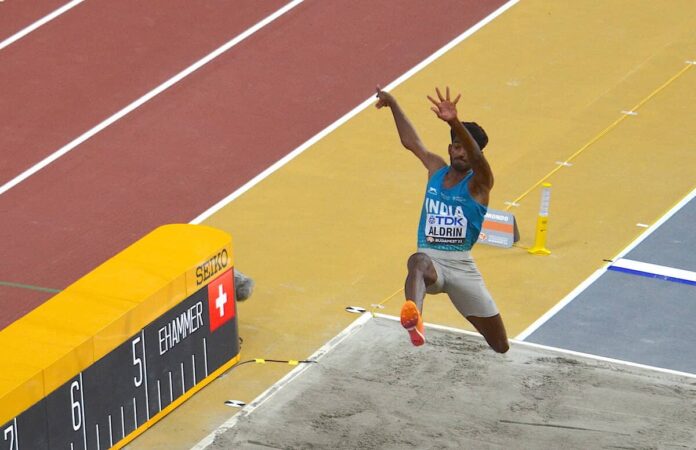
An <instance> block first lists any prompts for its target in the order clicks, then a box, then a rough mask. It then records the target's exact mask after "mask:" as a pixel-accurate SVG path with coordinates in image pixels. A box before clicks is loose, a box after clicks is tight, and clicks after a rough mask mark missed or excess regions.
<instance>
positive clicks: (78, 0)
mask: <svg viewBox="0 0 696 450" xmlns="http://www.w3.org/2000/svg"><path fill="white" fill-rule="evenodd" d="M84 1H85V0H73V1H71V2H70V3H67V4H65V5H63V6H61V7H60V8H58V9H56V10H55V11H53V12H52V13H50V14H48V15H46V16H44V17H43V18H41V19H39V20H37V21H36V22H34V23H32V24H31V25H29V26H28V27H26V28H24V29H22V30H20V31H18V32H16V33H15V34H13V35H12V36H10V37H8V38H7V39H5V40H4V41H2V42H0V50H2V49H3V48H5V47H7V46H8V45H10V44H12V43H14V42H16V41H18V40H20V39H22V38H23V37H24V36H26V35H27V34H29V33H31V32H32V31H34V30H36V29H37V28H39V27H40V26H42V25H45V24H47V23H48V22H50V21H51V20H53V19H55V18H56V17H58V16H60V15H61V14H63V13H65V12H68V11H69V10H71V9H72V8H74V7H76V6H77V5H79V4H80V3H82V2H84Z"/></svg>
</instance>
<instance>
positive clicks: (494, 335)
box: [466, 314, 510, 353]
mask: <svg viewBox="0 0 696 450" xmlns="http://www.w3.org/2000/svg"><path fill="white" fill-rule="evenodd" d="M466 318H467V320H468V321H469V322H471V324H472V325H473V326H474V327H475V328H476V329H477V330H478V332H479V333H481V335H482V336H483V337H484V338H486V342H488V345H490V346H491V348H492V349H493V350H495V351H496V352H498V353H505V352H507V351H508V350H509V349H510V345H509V344H508V338H507V332H506V331H505V325H504V324H503V319H502V318H501V317H500V314H496V315H495V316H493V317H477V316H466Z"/></svg>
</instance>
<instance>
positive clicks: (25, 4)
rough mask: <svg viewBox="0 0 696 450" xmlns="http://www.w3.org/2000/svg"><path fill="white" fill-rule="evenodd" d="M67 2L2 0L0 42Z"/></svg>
mask: <svg viewBox="0 0 696 450" xmlns="http://www.w3.org/2000/svg"><path fill="white" fill-rule="evenodd" d="M68 3H69V1H68V0H41V1H25V0H4V1H3V2H2V3H0V42H2V41H4V40H5V39H7V38H9V37H10V36H12V35H14V34H15V33H18V32H19V31H21V30H23V29H24V28H25V27H28V26H29V25H31V24H33V23H34V22H36V21H37V20H39V19H42V18H43V17H44V16H46V15H48V14H50V13H52V12H53V11H55V10H56V9H58V8H60V7H61V6H63V5H66V4H68Z"/></svg>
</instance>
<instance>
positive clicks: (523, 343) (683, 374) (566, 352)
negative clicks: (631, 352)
mask: <svg viewBox="0 0 696 450" xmlns="http://www.w3.org/2000/svg"><path fill="white" fill-rule="evenodd" d="M375 316H376V317H379V318H382V319H389V320H393V321H397V322H399V321H401V318H399V317H396V316H390V315H387V314H381V313H376V314H375ZM424 325H425V326H426V327H428V328H433V329H436V330H442V331H451V332H454V333H459V334H466V335H468V336H475V337H478V338H480V339H481V340H484V339H483V336H481V335H480V334H479V333H476V332H474V331H468V330H462V329H459V328H453V327H448V326H446V325H438V324H434V323H429V322H425V323H424ZM510 342H511V343H513V344H516V345H521V346H524V347H531V348H538V349H542V350H549V351H552V352H555V353H561V354H563V355H571V356H577V357H580V358H587V359H593V360H596V361H602V362H608V363H612V364H618V365H622V366H628V367H637V368H639V369H646V370H650V371H653V372H660V373H667V374H670V375H678V376H681V377H686V378H693V379H696V374H693V373H689V372H680V371H678V370H671V369H665V368H662V367H656V366H648V365H645V364H639V363H634V362H631V361H625V360H622V359H614V358H607V357H605V356H599V355H593V354H590V353H582V352H576V351H573V350H566V349H564V348H558V347H550V346H548V345H541V344H535V343H534V342H526V341H520V340H517V339H510ZM426 345H427V344H426ZM491 351H493V350H491Z"/></svg>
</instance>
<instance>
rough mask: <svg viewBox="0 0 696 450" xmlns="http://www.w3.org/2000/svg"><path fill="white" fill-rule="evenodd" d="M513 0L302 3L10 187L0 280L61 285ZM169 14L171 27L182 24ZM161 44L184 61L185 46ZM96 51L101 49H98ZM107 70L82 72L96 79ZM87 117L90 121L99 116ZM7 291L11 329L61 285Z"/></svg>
mask: <svg viewBox="0 0 696 450" xmlns="http://www.w3.org/2000/svg"><path fill="white" fill-rule="evenodd" d="M95 3H99V2H95ZM117 3H119V2H101V8H97V10H95V11H93V12H92V14H93V17H83V18H82V20H83V21H91V22H95V21H97V20H102V19H104V20H105V22H104V23H102V24H101V27H96V28H101V29H104V30H109V29H110V28H109V27H108V24H109V23H110V22H109V21H108V20H106V19H105V17H106V16H108V14H106V13H105V12H104V11H103V9H104V8H111V7H112V6H111V5H114V4H117ZM170 3H172V2H169V1H167V2H164V1H162V2H154V1H153V2H141V3H140V5H141V6H140V10H139V11H138V14H137V15H134V16H133V17H126V16H127V14H126V13H125V12H123V14H124V16H123V23H121V24H120V26H121V28H120V29H123V24H124V23H130V22H131V21H133V22H135V23H142V22H147V20H146V19H145V18H146V17H152V16H157V15H159V14H166V13H165V12H163V11H159V10H157V11H150V10H149V9H150V8H152V9H156V8H155V4H159V6H160V7H161V8H164V7H165V5H167V8H169V6H168V5H170ZM184 3H187V2H184ZM503 3H505V2H504V1H502V0H496V1H477V0H439V1H437V2H423V1H420V0H404V1H401V2H399V3H398V8H394V6H395V5H397V4H396V3H394V2H392V1H388V0H380V1H375V0H357V1H356V0H351V1H349V0H334V1H330V2H328V1H307V2H305V3H303V4H301V5H300V6H298V7H296V8H294V9H293V10H292V11H290V12H288V13H287V14H285V15H283V16H282V17H280V18H279V19H278V20H277V21H275V22H273V23H272V24H270V25H269V26H267V27H265V28H263V29H262V30H261V31H259V32H258V33H256V34H254V35H253V36H252V37H251V38H249V39H247V40H245V41H243V42H242V43H241V44H240V45H238V46H236V47H234V48H233V49H231V50H230V51H229V52H227V53H226V54H224V55H223V56H221V57H220V58H218V59H216V60H215V61H213V62H212V63H210V64H208V65H207V66H205V67H204V68H202V69H200V70H199V71H197V72H195V73H194V74H193V75H191V76H190V77H188V78H187V79H185V80H183V81H182V82H180V83H178V84H177V85H175V86H174V87H172V88H171V89H169V90H168V91H166V92H165V93H163V94H162V95H160V96H158V97H156V98H155V99H153V100H151V101H150V102H148V103H146V104H145V105H143V106H142V107H141V108H139V109H137V110H136V111H134V112H133V113H131V114H129V115H128V116H126V117H125V118H123V119H121V120H120V121H118V122H117V123H115V124H114V125H112V126H111V127H109V128H107V129H106V130H104V131H102V132H101V133H99V134H98V135H96V136H94V137H93V138H91V139H90V140H88V141H86V142H85V143H83V144H82V145H80V146H79V147H77V148H76V149H75V150H73V151H72V152H71V153H69V154H67V155H66V156H64V157H62V158H61V159H59V160H58V161H56V162H55V163H53V164H51V165H50V166H48V167H47V168H45V169H43V170H42V171H40V172H38V173H37V174H35V175H33V176H32V177H30V178H29V179H28V180H26V181H24V182H22V183H21V184H19V185H18V186H16V187H15V188H13V189H11V190H9V191H8V192H6V193H5V194H3V195H2V196H0V213H2V215H3V217H4V219H6V220H3V225H2V228H1V229H0V242H3V243H4V245H3V247H4V248H3V257H2V258H1V259H0V281H12V282H16V283H24V284H30V285H38V286H47V287H52V288H58V289H61V288H64V287H66V286H67V285H69V284H70V283H71V282H73V281H74V280H76V279H77V278H79V277H80V276H82V275H84V274H85V273H86V272H88V271H89V270H90V269H91V268H93V267H95V266H96V265H98V264H100V263H101V262H103V261H104V260H106V259H107V258H109V257H110V256H112V255H113V254H115V253H117V252H118V251H119V250H120V249H122V248H124V247H125V246H127V245H129V244H130V243H132V242H133V241H135V240H136V239H138V238H140V237H141V236H142V235H144V234H145V233H147V232H149V231H150V230H152V229H153V228H155V227H156V226H158V225H161V224H164V223H173V222H188V221H190V220H192V219H193V218H194V217H196V216H197V215H198V214H200V213H201V212H203V211H204V210H205V209H207V208H208V207H209V206H210V205H212V204H214V203H215V202H217V201H218V200H220V199H221V198H223V197H224V196H226V195H227V194H229V193H230V192H232V191H234V190H236V189H237V188H239V187H240V186H242V185H243V184H244V183H246V182H247V181H248V180H250V179H251V178H253V177H254V176H255V175H257V174H258V173H259V172H261V171H262V170H263V169H265V168H266V167H268V166H269V165H271V164H272V163H274V162H275V161H277V160H278V159H280V158H282V157H283V156H285V155H286V154H287V153H289V152H291V151H292V150H293V149H295V148H296V147H297V146H299V145H300V144H302V143H303V142H304V141H306V140H307V139H308V138H309V137H311V136H313V135H314V134H316V133H317V132H319V131H320V130H322V129H323V128H325V127H326V126H328V125H329V124H331V123H332V122H334V121H335V120H336V119H338V118H339V117H341V116H342V115H343V114H345V113H346V112H347V111H349V110H350V109H352V108H353V107H354V106H355V105H357V104H359V103H361V102H362V101H363V100H364V99H365V98H367V97H368V96H370V95H371V93H372V91H373V88H374V86H375V84H378V83H380V84H382V85H386V84H388V83H389V82H391V81H392V80H394V79H395V78H397V77H398V76H399V75H401V74H402V73H404V72H406V71H407V70H409V69H410V68H412V67H413V66H415V65H416V64H417V63H419V62H420V61H422V60H423V59H425V58H426V57H427V56H429V55H430V54H432V53H433V52H434V51H436V50H437V49H439V48H440V47H442V46H443V45H445V44H446V43H447V42H449V41H451V40H452V39H454V38H455V37H457V36H458V35H460V34H461V33H462V32H464V31H465V30H466V29H468V28H469V27H471V26H472V25H474V24H475V23H477V22H478V21H480V20H481V19H482V18H484V17H485V16H486V15H488V14H489V13H490V12H491V11H492V10H493V9H495V8H497V7H498V6H500V5H502V4H503ZM206 4H208V3H206ZM224 4H225V3H224V2H218V3H216V5H217V6H218V7H221V8H222V7H223V6H224ZM255 4H256V3H255ZM150 5H152V6H150ZM87 11H88V10H87V9H85V10H83V11H82V12H81V14H83V15H84V14H87ZM453 11H456V12H457V13H456V14H452V12H453ZM218 15H219V14H218ZM168 17H170V16H168ZM126 19H128V20H127V21H126ZM66 20H68V19H67V18H66ZM171 20H172V22H169V23H168V24H169V25H168V26H170V27H171V29H175V28H176V27H175V25H174V18H172V19H171ZM211 20H212V19H211ZM61 23H63V22H59V23H56V24H55V26H54V27H53V28H51V29H50V30H46V32H48V31H50V32H51V33H56V35H55V37H54V38H55V39H58V38H59V36H61V35H62V36H67V37H68V38H67V39H71V40H75V41H77V40H80V36H79V35H77V34H76V33H75V31H74V30H72V29H62V30H61V28H60V26H59V25H60V24H61ZM190 23H191V19H190V17H187V16H186V15H181V17H180V26H181V27H182V28H185V27H186V26H188V24H190ZM68 28H69V27H68ZM203 28H205V27H203ZM132 30H133V31H132V32H128V33H121V34H120V35H119V38H120V39H122V40H123V42H122V45H121V46H119V47H118V48H114V49H113V52H114V53H113V54H111V55H110V58H111V59H114V57H115V56H116V55H118V56H119V58H122V56H121V55H120V53H121V52H123V51H124V50H123V49H128V48H134V47H137V46H138V45H140V44H139V43H141V42H143V41H144V40H146V39H145V36H139V34H138V33H139V32H140V31H138V30H141V28H139V27H133V28H132ZM111 32H112V33H113V30H112V31H111ZM235 34H237V33H235V32H232V33H230V35H229V36H228V37H227V39H230V38H232V37H233V36H234V35H235ZM113 36H115V35H112V38H114V37H113ZM34 39H38V40H40V39H41V38H40V37H35V38H34ZM63 39H66V38H65V37H64V38H63ZM94 39H102V38H97V37H95V38H94ZM201 39H202V38H201ZM18 48H19V47H17V49H18ZM86 50H87V48H85V51H86ZM150 50H151V49H149V48H148V51H150ZM16 51H19V50H16ZM163 51H166V52H167V53H168V54H171V55H172V58H173V59H172V60H174V59H176V58H174V57H173V56H174V55H175V54H176V53H177V52H178V51H179V47H178V46H176V45H172V46H171V47H167V48H166V49H163ZM206 52H207V50H206V51H203V52H202V54H201V55H199V56H203V55H204V54H205V53H206ZM18 57H19V56H18ZM64 57H66V58H69V57H70V55H64ZM92 57H95V58H97V57H99V56H98V55H94V56H88V57H87V59H88V60H89V58H92ZM188 58H190V49H189V50H187V51H182V54H181V56H180V59H181V60H183V61H185V63H184V64H183V65H187V64H190V62H191V61H188ZM34 63H35V64H37V65H38V67H35V68H34V69H32V70H33V71H34V72H40V71H41V70H42V67H44V66H43V62H42V61H34ZM26 64H27V66H28V65H29V64H30V61H27V62H26ZM67 66H69V65H63V66H62V67H67ZM66 70H68V69H67V68H66ZM150 70H152V71H154V72H156V71H157V70H156V69H150ZM101 72H102V71H101V70H99V69H97V70H96V71H94V72H93V74H92V75H89V74H80V75H79V76H81V77H83V80H85V81H86V82H91V81H90V80H91V79H92V77H97V78H98V77H100V76H101ZM131 72H132V71H131ZM162 72H164V70H163V71H162ZM162 74H163V73H160V74H159V75H160V76H162ZM55 75H56V76H57V77H61V78H63V79H65V78H66V77H65V75H64V74H61V73H56V74H55ZM50 79H51V77H47V82H49V81H48V80H50ZM130 79H131V78H130V77H128V76H126V77H123V79H121V78H118V77H117V78H115V79H114V80H113V84H110V83H108V82H103V85H102V86H101V87H100V89H99V90H95V91H94V92H93V95H91V96H90V97H89V100H90V103H92V102H94V103H95V104H96V105H95V106H91V108H94V109H95V110H99V109H104V110H105V109H108V108H105V107H103V106H99V104H101V103H102V102H107V103H109V105H110V107H112V106H113V105H115V104H116V103H118V102H117V99H116V98H115V97H118V96H119V95H120V94H114V93H113V92H112V90H116V91H120V90H121V89H124V88H123V86H122V85H121V83H127V82H128V80H130ZM18 82H19V80H18ZM119 86H121V87H119ZM75 88H77V87H75ZM32 91H33V90H29V89H24V90H20V89H17V90H14V89H13V94H14V95H16V97H14V98H12V99H11V101H12V102H13V103H14V104H21V103H23V101H24V99H23V98H22V97H23V96H27V97H28V98H32V97H31V95H30V94H31V92H32ZM48 93H49V92H45V94H48ZM43 98H44V100H45V101H47V102H48V103H50V104H51V105H50V106H47V108H59V107H60V103H61V102H60V101H59V100H55V101H54V99H53V98H52V96H45V97H43ZM35 100H36V99H35V98H34V100H33V101H35ZM128 101H130V99H129V100H128ZM80 105H81V103H80V102H75V103H73V104H72V105H71V110H70V112H69V113H71V114H78V115H81V114H82V112H81V111H79V110H80V109H81V107H80ZM84 120H85V124H86V125H87V126H88V127H89V126H91V125H94V123H96V122H97V120H98V119H97V120H95V119H94V118H92V120H93V122H92V123H87V122H89V121H88V120H87V119H84ZM67 122H70V121H60V123H54V122H52V121H47V122H45V123H34V122H31V126H32V127H34V130H35V131H34V133H36V134H37V136H35V139H36V140H43V139H44V136H51V137H53V136H58V135H60V136H66V135H68V133H66V132H65V131H64V127H66V126H67ZM83 126H84V125H83ZM3 134H4V133H3ZM39 135H40V136H39ZM27 136H31V133H27ZM52 139H53V138H52ZM67 139H69V137H68V138H67ZM55 140H56V141H58V140H59V139H57V138H56V139H55ZM31 142H32V145H30V147H33V148H36V150H34V151H35V153H36V154H40V153H41V151H40V150H39V149H38V146H34V145H33V142H34V139H32V140H31ZM3 145H5V144H3ZM58 146H60V144H57V145H56V147H58ZM4 153H5V152H3V154H4ZM11 156H12V157H13V158H14V155H11ZM25 164H26V162H25ZM8 291H12V292H10V293H8ZM0 294H1V295H0V308H1V309H0V311H1V313H0V314H1V315H0V327H4V326H6V325H7V324H8V323H10V322H11V321H13V320H16V319H17V318H19V317H21V316H22V315H23V314H25V313H26V312H28V311H30V310H31V309H32V308H34V307H36V306H38V305H39V304H40V303H41V302H42V301H45V300H46V299H47V298H49V297H50V296H51V294H49V293H43V292H37V291H29V290H26V289H13V288H7V287H5V288H1V289H0Z"/></svg>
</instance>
